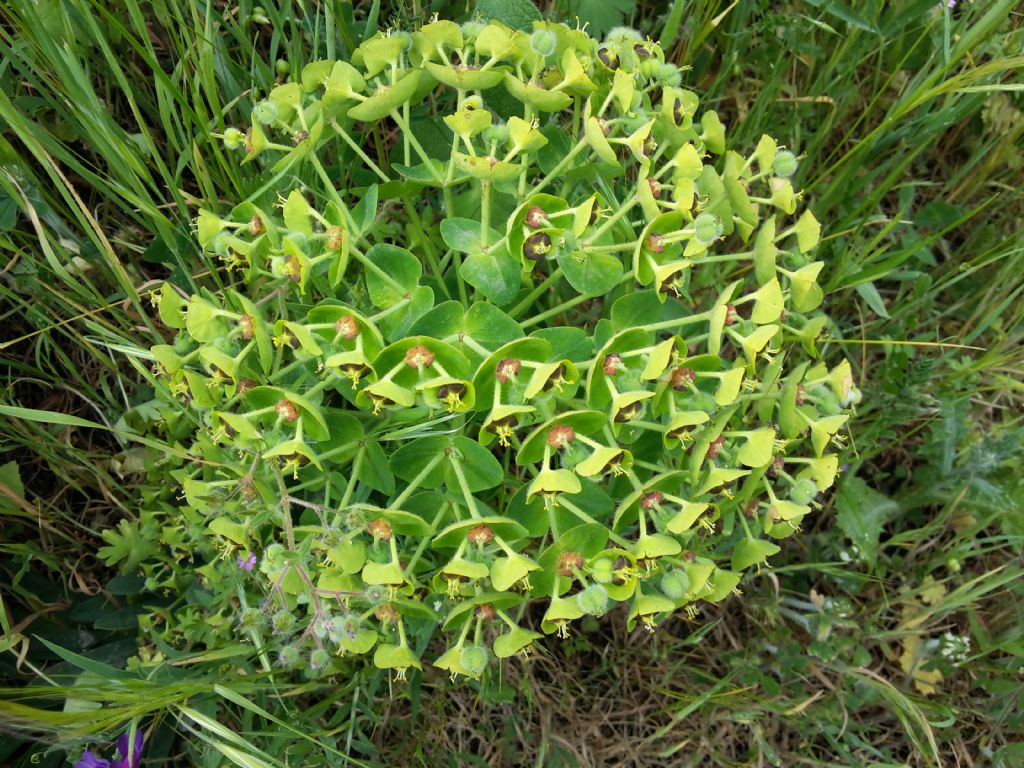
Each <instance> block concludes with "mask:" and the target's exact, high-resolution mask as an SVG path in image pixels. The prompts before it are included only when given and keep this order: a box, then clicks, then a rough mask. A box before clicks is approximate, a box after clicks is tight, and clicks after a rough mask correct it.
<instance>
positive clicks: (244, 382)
mask: <svg viewBox="0 0 1024 768" xmlns="http://www.w3.org/2000/svg"><path fill="white" fill-rule="evenodd" d="M256 386H259V385H258V384H257V383H256V382H255V381H254V380H253V379H239V380H238V394H240V395H242V394H245V393H246V392H248V391H249V390H250V389H252V388H253V387H256Z"/></svg>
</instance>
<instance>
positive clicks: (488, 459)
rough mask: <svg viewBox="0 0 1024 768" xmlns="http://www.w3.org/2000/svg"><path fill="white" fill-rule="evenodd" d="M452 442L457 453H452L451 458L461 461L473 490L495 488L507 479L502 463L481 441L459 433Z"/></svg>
mask: <svg viewBox="0 0 1024 768" xmlns="http://www.w3.org/2000/svg"><path fill="white" fill-rule="evenodd" d="M452 442H453V445H454V448H455V451H456V452H457V453H454V454H453V455H452V457H451V460H452V461H458V462H459V463H460V467H461V468H462V473H463V475H464V476H465V478H466V485H468V486H469V490H470V491H471V492H473V493H476V492H477V491H485V490H487V489H488V488H493V487H494V486H496V485H499V484H500V483H501V481H502V480H504V479H505V471H504V470H503V469H502V468H501V464H499V463H498V460H497V459H496V458H494V455H493V454H492V453H491V452H490V451H488V450H487V449H486V448H484V447H483V446H482V445H480V443H478V442H476V441H475V440H470V439H469V438H468V437H465V436H463V435H458V436H457V437H456V438H455V439H454V440H453V441H452Z"/></svg>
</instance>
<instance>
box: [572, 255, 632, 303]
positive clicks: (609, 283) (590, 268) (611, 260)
mask: <svg viewBox="0 0 1024 768" xmlns="http://www.w3.org/2000/svg"><path fill="white" fill-rule="evenodd" d="M556 260H557V261H558V265H559V266H560V267H561V268H562V272H563V273H564V274H565V279H566V280H567V281H568V282H569V285H571V286H572V287H573V288H575V289H576V290H577V291H579V292H580V293H582V294H583V295H584V296H601V295H603V294H606V293H608V292H609V291H610V290H611V289H612V288H614V287H615V286H616V285H618V284H619V280H621V279H622V273H623V268H622V262H621V261H619V259H618V258H617V257H615V256H613V255H612V254H610V253H593V252H591V253H584V252H582V251H576V252H574V253H566V252H565V251H561V250H560V251H559V253H558V256H557V257H556Z"/></svg>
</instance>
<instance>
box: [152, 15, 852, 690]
mask: <svg viewBox="0 0 1024 768" xmlns="http://www.w3.org/2000/svg"><path fill="white" fill-rule="evenodd" d="M664 58H665V57H664V52H663V51H662V50H661V49H660V48H659V46H658V45H657V44H656V43H653V42H651V41H650V40H644V39H641V38H640V37H639V36H638V35H637V34H636V33H635V32H633V31H631V30H625V29H619V30H615V31H614V32H612V33H611V34H610V35H609V36H608V38H607V39H606V40H604V41H603V42H600V41H597V40H594V39H592V38H591V37H590V36H589V35H588V34H586V32H585V31H582V30H578V29H571V28H568V27H566V26H564V25H560V24H555V23H549V22H538V23H536V24H535V28H534V31H533V32H532V33H530V32H521V31H514V30H511V29H509V28H507V27H505V26H503V25H501V24H499V23H496V22H491V23H488V24H481V23H467V24H463V25H461V26H460V25H457V24H454V23H452V22H448V21H436V20H435V21H434V22H432V23H429V24H426V25H425V26H423V27H422V28H421V29H418V30H416V31H414V32H412V33H408V32H391V33H389V34H383V33H378V34H377V35H376V36H374V37H373V38H371V39H369V40H366V41H365V42H363V43H362V45H360V46H359V48H358V49H357V50H356V51H355V53H354V54H353V55H352V57H351V61H337V62H335V61H319V62H314V63H312V64H309V65H308V66H306V67H305V68H304V69H303V70H302V71H301V74H300V76H299V77H297V78H296V79H294V80H293V81H288V82H284V83H283V84H280V85H277V86H276V87H274V88H273V89H272V90H271V91H270V92H269V94H268V96H267V98H266V99H265V100H264V101H262V102H260V103H258V104H257V105H256V106H255V108H254V109H253V112H252V124H251V127H250V128H248V130H246V131H244V132H243V131H241V130H236V129H229V130H228V131H227V132H226V133H225V134H224V141H225V143H226V144H227V145H228V147H229V148H235V149H236V151H237V152H238V153H239V154H241V153H244V156H245V162H246V163H251V164H253V165H254V166H255V168H256V170H257V171H258V172H259V173H262V177H261V178H260V184H259V185H258V189H256V191H255V192H254V194H253V195H251V196H250V197H249V199H247V200H243V201H239V202H238V203H237V205H235V207H234V208H231V209H230V210H226V211H224V212H221V213H217V212H213V211H208V210H203V211H201V212H200V214H199V218H198V238H199V242H200V244H201V246H202V248H203V249H204V250H205V251H206V252H207V253H210V254H212V255H215V256H216V257H217V258H219V259H220V260H221V261H222V262H223V263H224V265H225V267H226V269H225V270H224V271H222V273H221V274H220V275H219V280H218V282H217V283H216V288H215V289H214V290H203V291H202V292H201V293H199V294H196V295H192V296H187V295H185V294H184V293H183V292H182V291H180V290H179V289H177V288H176V287H175V286H173V285H172V284H171V283H170V282H168V283H166V284H165V285H164V286H163V288H162V289H161V290H160V291H158V292H157V293H156V294H155V295H154V301H155V302H156V303H157V304H158V307H159V315H160V318H161V319H162V321H163V323H164V324H165V325H167V326H168V327H170V328H171V329H175V330H176V332H177V336H176V338H175V339H174V342H173V344H167V345H159V346H156V347H154V348H153V349H152V355H153V357H154V359H155V361H156V365H155V368H154V370H155V373H156V375H155V377H154V383H155V386H156V387H157V391H158V395H157V397H158V399H162V400H163V401H164V402H173V403H175V404H176V405H175V410H174V416H173V418H167V417H165V419H164V423H163V425H162V427H161V428H162V429H163V430H165V431H166V433H167V434H168V435H169V436H170V437H171V438H173V440H174V442H176V443H177V444H178V445H179V446H180V447H181V449H182V452H183V454H184V455H186V456H188V457H189V460H188V461H180V462H179V465H178V466H177V467H176V468H174V469H173V471H172V473H171V474H172V476H173V477H174V478H175V481H176V482H177V484H178V486H179V487H180V488H181V489H182V491H183V495H182V497H181V500H180V501H178V502H177V503H171V502H170V501H167V502H165V503H164V507H163V509H164V514H165V515H166V518H165V519H167V520H171V519H174V518H175V516H177V518H181V517H183V518H184V519H185V520H186V521H187V526H188V531H189V535H190V536H191V537H192V538H193V541H192V543H191V544H190V545H189V547H190V549H191V550H192V551H193V552H194V551H196V546H197V544H196V542H198V541H200V540H205V541H207V542H210V543H214V544H216V545H217V547H218V548H219V550H214V549H213V548H212V547H211V548H210V550H209V551H211V552H214V553H216V552H217V551H219V552H220V553H221V554H220V555H219V556H217V557H215V558H211V562H209V563H206V564H204V565H203V567H202V568H201V569H200V573H201V574H202V575H203V577H204V578H205V579H206V581H207V583H208V584H213V585H217V584H220V585H224V584H237V585H238V589H237V590H236V592H235V594H232V595H229V596H228V597H229V598H230V600H229V599H225V601H224V602H223V603H217V602H216V601H211V603H210V605H209V606H207V610H208V613H209V614H210V615H213V616H215V617H220V618H221V619H222V618H223V617H224V616H225V615H228V614H232V615H233V616H234V618H233V619H232V621H236V622H237V623H236V626H237V627H238V628H239V629H240V631H241V632H242V634H243V636H244V637H247V638H249V639H251V640H252V641H253V642H255V643H256V644H257V646H258V647H260V648H261V649H262V648H265V647H266V646H267V642H268V641H271V640H273V641H274V642H276V643H277V645H276V646H273V647H276V648H277V649H278V658H279V661H280V662H281V663H283V664H285V665H289V666H297V665H300V664H302V665H305V666H306V667H307V668H311V669H313V670H315V671H323V670H328V671H330V669H331V668H332V665H336V664H339V663H340V662H338V661H337V660H336V659H337V656H339V655H345V654H368V655H372V659H373V662H374V663H375V664H376V666H377V667H379V668H384V669H393V670H395V671H396V674H397V675H398V676H399V677H404V675H405V673H406V671H407V670H408V668H410V667H413V668H417V669H419V668H421V666H422V663H423V659H424V658H426V659H428V660H429V661H430V663H432V664H433V665H434V666H436V667H440V668H442V669H444V670H447V671H448V672H450V673H451V674H452V675H453V676H456V675H465V676H468V677H479V676H480V675H481V674H482V673H483V672H484V671H485V670H486V669H487V667H488V666H489V664H490V663H491V658H492V657H498V658H504V657H508V656H511V655H514V654H518V653H524V652H525V651H526V650H527V649H528V648H529V647H530V646H531V644H533V643H535V642H537V641H538V638H540V637H541V634H540V633H538V632H536V631H534V630H533V629H531V628H530V627H531V626H534V625H533V624H530V623H529V622H527V621H526V619H527V617H526V615H525V612H526V608H527V605H528V604H533V605H537V606H539V607H538V609H537V610H538V614H537V615H538V616H539V615H540V614H541V612H542V613H543V618H542V620H541V621H540V623H539V629H541V630H542V631H543V632H544V633H551V634H555V633H557V634H559V635H562V636H564V635H566V634H567V633H568V632H569V631H570V628H571V626H572V624H573V622H575V621H577V620H579V619H581V618H582V617H584V616H588V615H589V616H600V615H602V614H604V613H606V612H607V611H609V610H610V609H611V608H612V607H613V606H614V605H615V604H617V603H622V604H624V605H625V606H626V610H625V612H626V614H627V615H628V618H627V621H628V623H629V626H630V627H631V628H632V627H633V626H634V625H635V624H637V623H638V622H640V623H642V624H643V625H645V626H646V627H648V628H651V629H653V628H654V627H655V626H656V625H657V624H658V623H659V622H660V621H662V620H663V619H664V618H665V617H668V616H669V615H671V614H673V613H674V612H677V611H685V612H686V613H689V614H690V615H696V613H697V611H698V610H699V607H700V605H701V603H702V602H717V601H720V600H722V599H723V598H725V597H726V596H728V595H729V594H730V593H732V592H734V591H736V588H737V585H738V584H739V581H740V578H741V573H742V571H744V569H747V568H750V567H752V566H755V565H757V564H759V563H762V562H763V561H765V559H766V558H767V557H769V556H771V555H772V554H774V553H775V552H777V551H778V546H777V544H775V543H774V540H777V539H781V538H784V537H786V536H789V535H792V534H793V533H796V532H798V531H799V530H800V525H801V522H802V521H803V520H804V518H805V517H806V516H807V515H808V514H810V513H811V511H812V508H813V507H814V506H815V498H816V497H817V496H818V495H819V494H820V493H821V492H823V491H825V490H826V489H828V488H829V487H830V486H831V485H832V484H833V482H834V479H835V477H836V473H837V471H838V468H839V460H838V454H837V452H836V450H837V449H836V447H840V448H841V447H842V445H843V438H842V434H841V430H843V428H844V426H845V424H846V422H847V420H848V418H849V414H850V408H851V407H852V406H853V405H854V404H855V403H856V402H857V400H858V399H859V393H858V391H857V389H856V388H855V386H854V384H853V379H852V376H851V372H850V367H849V364H848V363H846V362H845V361H843V362H840V363H839V364H838V365H836V366H835V367H832V368H829V367H827V366H826V365H825V363H824V362H821V361H820V360H819V359H818V349H817V348H816V341H817V340H818V339H819V337H821V335H822V333H823V331H824V329H825V327H826V324H827V319H826V317H825V316H824V315H822V314H820V313H819V312H817V310H818V308H819V306H820V305H821V303H822V299H823V292H822V289H821V287H819V284H818V282H817V278H818V276H819V273H820V272H821V269H822V267H823V262H821V261H815V260H813V257H812V256H811V255H810V254H812V253H813V251H814V249H815V247H816V246H817V244H818V239H819V225H818V223H817V221H816V220H815V219H814V217H813V215H812V214H811V213H810V211H809V210H807V209H806V208H803V207H802V205H801V196H800V195H799V194H798V193H797V191H795V190H794V188H793V185H792V183H791V177H793V175H794V173H795V172H796V170H797V158H796V157H795V156H794V154H793V153H792V152H789V151H786V150H785V149H781V148H779V147H777V145H776V142H775V141H773V140H772V139H771V138H770V137H768V136H764V137H763V138H762V139H761V141H760V142H759V143H758V144H757V146H756V148H754V150H753V152H752V153H751V154H749V155H744V154H740V153H738V152H737V151H734V150H731V149H728V148H727V144H726V137H725V129H724V127H723V125H722V123H721V122H720V121H719V118H718V116H717V115H716V114H715V112H713V111H708V110H702V109H701V107H700V104H699V102H698V98H697V95H696V94H695V93H693V92H692V91H689V90H686V89H685V88H683V87H681V85H680V83H681V73H680V71H679V69H678V68H677V67H675V66H674V65H672V64H670V63H666V62H665V60H664ZM431 120H432V121H433V122H434V124H435V125H437V126H441V127H443V128H444V130H446V132H447V136H446V138H445V144H444V145H443V146H444V151H443V152H439V151H438V149H437V146H436V142H435V143H434V145H433V146H431V147H426V146H425V144H426V143H427V142H426V139H425V138H424V136H425V132H424V131H423V130H419V129H418V126H422V125H424V124H425V122H428V121H431ZM383 128H386V129H387V130H394V129H395V128H397V132H396V134H395V136H396V138H394V140H393V144H392V146H390V149H389V151H388V152H385V151H383V150H382V144H381V142H380V137H381V135H382V134H383V133H384V131H382V130H378V129H383ZM363 136H375V137H376V139H374V140H371V139H367V140H364V139H363V138H362V137H363ZM447 142H450V148H449V147H448V145H447ZM340 158H346V159H345V160H344V161H342V160H341V159H340ZM399 160H401V161H402V162H399ZM345 163H347V164H348V165H352V164H353V163H354V164H356V165H357V166H359V170H360V173H362V174H364V175H363V176H362V178H365V177H366V176H365V175H366V174H373V178H374V180H375V181H374V182H371V183H366V184H365V185H364V186H358V187H357V186H351V185H350V188H347V189H343V188H340V186H341V184H342V182H343V181H344V179H345V178H346V173H347V172H348V170H349V169H348V168H346V167H345V165H344V164H345ZM798 212H799V213H798ZM183 546H184V545H183ZM171 549H172V554H173V547H171ZM143 567H144V568H149V569H150V571H149V572H150V573H151V574H152V573H155V571H154V570H152V569H153V568H154V566H152V564H145V563H144V564H143ZM236 601H240V607H236V606H235V602H236ZM232 612H233V613H232ZM212 623H213V625H214V626H216V624H217V620H216V619H213V620H212ZM438 637H440V638H441V640H440V641H437V640H435V641H434V642H435V644H434V645H431V646H429V651H427V652H426V653H425V649H427V648H428V645H429V644H430V643H431V642H432V641H431V638H438ZM438 648H440V650H439V651H438V650H437V649H438Z"/></svg>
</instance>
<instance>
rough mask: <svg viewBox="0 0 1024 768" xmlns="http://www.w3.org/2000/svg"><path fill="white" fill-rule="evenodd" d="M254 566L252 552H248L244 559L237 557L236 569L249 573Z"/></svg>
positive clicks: (254, 560)
mask: <svg viewBox="0 0 1024 768" xmlns="http://www.w3.org/2000/svg"><path fill="white" fill-rule="evenodd" d="M255 565H256V555H254V554H253V553H252V552H250V553H249V554H248V555H246V556H245V557H242V556H241V555H239V556H238V567H239V568H241V569H242V570H243V571H251V570H252V569H253V567H254V566H255Z"/></svg>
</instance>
